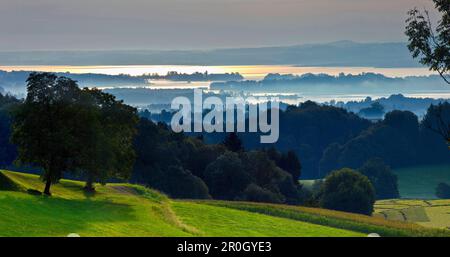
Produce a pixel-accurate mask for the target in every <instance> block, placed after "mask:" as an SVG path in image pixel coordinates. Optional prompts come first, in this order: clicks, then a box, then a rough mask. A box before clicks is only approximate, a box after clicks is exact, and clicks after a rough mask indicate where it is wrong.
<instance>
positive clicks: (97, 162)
mask: <svg viewBox="0 0 450 257" xmlns="http://www.w3.org/2000/svg"><path fill="white" fill-rule="evenodd" d="M82 94H83V96H84V97H83V103H82V105H83V107H82V108H84V109H85V111H84V112H80V114H79V116H80V117H79V119H80V121H82V120H84V121H85V122H80V123H79V125H80V130H84V133H80V134H81V136H80V140H79V150H80V152H79V155H78V156H79V158H78V160H79V165H80V168H81V169H82V170H83V172H84V173H85V177H86V187H85V189H86V190H87V191H94V182H100V183H105V182H106V180H107V179H108V178H111V177H114V178H122V179H127V178H129V176H130V175H131V172H132V169H133V165H134V161H135V158H136V156H135V155H136V154H135V151H134V149H133V139H134V136H135V135H136V133H137V124H138V121H139V119H138V116H137V110H136V109H135V108H133V107H131V106H128V105H126V104H124V103H123V102H122V101H118V100H116V98H115V96H113V95H111V94H107V93H104V92H102V91H101V90H98V89H88V88H84V89H83V90H82Z"/></svg>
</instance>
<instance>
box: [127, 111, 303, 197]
mask: <svg viewBox="0 0 450 257" xmlns="http://www.w3.org/2000/svg"><path fill="white" fill-rule="evenodd" d="M138 128H139V129H138V131H139V132H138V135H137V137H136V139H135V149H136V154H137V160H136V164H135V170H134V173H133V177H132V181H133V182H136V183H141V184H145V185H147V186H150V187H153V188H156V189H158V190H161V191H163V192H165V193H167V194H169V195H170V196H172V197H175V198H211V197H212V198H214V199H224V200H248V201H263V202H277V203H300V201H301V199H302V198H301V187H300V185H299V184H298V182H297V179H295V178H294V177H293V175H292V174H294V175H295V176H296V177H297V176H299V175H300V169H301V165H300V162H299V160H298V159H297V158H296V156H295V155H293V153H292V152H291V153H286V154H282V153H279V152H278V151H276V150H275V149H271V150H270V151H262V150H261V151H245V150H244V149H242V148H240V147H238V145H239V142H240V140H239V139H238V138H236V135H235V134H233V133H231V134H229V135H228V137H227V139H226V140H225V141H224V142H223V143H220V144H210V145H208V144H205V143H204V142H203V141H202V139H201V138H195V137H187V136H185V135H183V134H176V133H174V132H172V131H171V130H170V129H169V128H168V127H167V126H166V125H165V124H163V123H158V124H155V123H153V122H152V121H149V120H147V119H145V118H142V119H141V120H140V122H139V125H138ZM233 138H234V139H233ZM232 142H235V143H232ZM281 167H284V169H283V168H281Z"/></svg>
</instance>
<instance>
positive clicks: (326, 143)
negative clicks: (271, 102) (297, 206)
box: [203, 101, 450, 179]
mask: <svg viewBox="0 0 450 257" xmlns="http://www.w3.org/2000/svg"><path fill="white" fill-rule="evenodd" d="M438 107H439V109H443V110H440V111H439V112H437V111H436V108H437V107H436V106H434V107H433V106H432V107H430V109H429V110H428V113H429V115H426V117H429V118H426V119H424V121H427V120H431V121H433V119H434V118H433V117H436V116H438V115H439V114H441V115H443V116H444V119H445V120H444V121H443V122H444V123H445V124H450V114H449V113H450V111H449V110H450V104H448V103H443V104H440V105H438ZM446 117H447V118H446ZM428 123H433V124H431V125H427V124H425V122H423V121H422V122H419V120H418V117H417V116H416V115H415V114H413V113H412V112H409V111H392V112H389V113H387V114H386V115H385V118H384V119H383V120H381V121H379V122H376V123H372V122H370V121H368V120H366V119H363V118H361V117H359V116H358V115H356V114H354V113H352V112H348V111H346V110H344V109H342V108H339V107H332V106H327V105H319V104H316V103H314V102H310V101H307V102H305V103H302V104H300V105H299V106H298V107H297V106H289V107H288V108H287V109H286V111H280V138H279V140H278V142H276V143H275V144H274V145H273V146H274V147H275V148H277V149H278V150H280V151H288V150H293V151H294V152H295V153H296V154H297V156H299V157H300V159H301V162H302V178H303V179H311V178H314V179H317V178H324V177H325V176H326V175H327V174H328V173H329V172H331V171H332V170H336V169H340V168H344V167H348V168H353V169H358V168H360V167H361V166H362V165H363V164H364V163H365V162H366V161H368V160H369V159H371V158H374V157H378V158H381V159H382V160H383V161H384V162H385V163H386V164H387V165H389V166H390V167H392V168H399V167H405V166H413V165H427V164H441V163H449V162H450V158H449V157H450V156H449V155H450V151H448V146H447V144H446V142H445V140H442V136H441V135H439V134H438V133H435V132H434V131H433V130H431V129H430V128H429V127H430V126H435V124H434V123H436V122H428ZM203 136H204V138H205V141H206V142H208V143H218V142H220V141H221V140H223V137H224V136H225V133H213V134H206V133H205V134H203ZM239 137H240V138H241V139H242V141H243V145H244V147H246V148H247V149H260V148H264V147H267V146H266V145H263V144H260V143H259V135H258V134H255V133H239Z"/></svg>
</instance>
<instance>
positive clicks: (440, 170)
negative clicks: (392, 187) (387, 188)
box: [393, 165, 450, 199]
mask: <svg viewBox="0 0 450 257" xmlns="http://www.w3.org/2000/svg"><path fill="white" fill-rule="evenodd" d="M393 172H394V173H395V174H396V175H397V177H398V187H399V191H400V196H401V198H411V199H435V198H436V195H435V192H436V186H437V185H438V184H439V183H441V182H447V183H450V165H438V166H417V167H410V168H402V169H396V170H393Z"/></svg>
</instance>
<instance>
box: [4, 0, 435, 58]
mask: <svg viewBox="0 0 450 257" xmlns="http://www.w3.org/2000/svg"><path fill="white" fill-rule="evenodd" d="M415 6H417V7H419V8H424V7H425V8H427V9H430V10H432V9H433V4H432V1H431V0H376V1H375V0H240V1H238V0H126V1H125V0H76V1H68V0H0V35H1V37H0V51H16V50H101V49H104V50H114V49H155V50H163V49H164V50H169V49H171V50H178V49H179V50H184V49H213V48H238V47H258V46H285V45H298V44H305V43H325V42H333V41H340V40H352V41H358V42H400V41H406V38H405V36H404V34H403V31H404V27H405V19H406V12H407V11H408V10H409V9H411V8H413V7H415Z"/></svg>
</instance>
